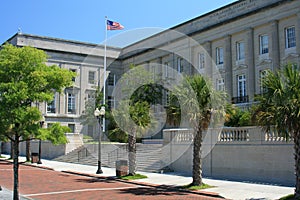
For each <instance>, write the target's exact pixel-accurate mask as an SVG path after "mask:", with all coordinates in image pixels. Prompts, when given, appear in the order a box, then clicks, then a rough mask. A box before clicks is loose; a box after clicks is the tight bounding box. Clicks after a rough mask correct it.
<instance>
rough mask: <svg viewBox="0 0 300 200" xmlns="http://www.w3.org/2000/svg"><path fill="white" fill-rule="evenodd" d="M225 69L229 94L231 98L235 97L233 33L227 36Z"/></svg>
mask: <svg viewBox="0 0 300 200" xmlns="http://www.w3.org/2000/svg"><path fill="white" fill-rule="evenodd" d="M224 69H225V72H224V75H225V76H224V78H225V90H226V92H227V94H228V98H229V99H231V98H232V97H233V91H232V90H233V89H232V88H233V85H232V49H231V35H227V36H226V37H225V48H224Z"/></svg>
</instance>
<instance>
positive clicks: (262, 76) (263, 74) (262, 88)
mask: <svg viewBox="0 0 300 200" xmlns="http://www.w3.org/2000/svg"><path fill="white" fill-rule="evenodd" d="M267 73H268V71H267V70H261V71H260V72H259V81H260V93H261V94H263V93H265V92H266V91H267V88H266V87H265V85H264V84H263V82H264V79H265V78H266V76H267Z"/></svg>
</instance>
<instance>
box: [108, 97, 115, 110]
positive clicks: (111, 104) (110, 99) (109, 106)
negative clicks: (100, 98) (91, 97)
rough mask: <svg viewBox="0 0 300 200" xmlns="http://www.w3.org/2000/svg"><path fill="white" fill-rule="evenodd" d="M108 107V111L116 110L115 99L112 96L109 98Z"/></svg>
mask: <svg viewBox="0 0 300 200" xmlns="http://www.w3.org/2000/svg"><path fill="white" fill-rule="evenodd" d="M107 105H108V109H109V110H111V109H112V108H115V98H114V97H112V96H108V97H107Z"/></svg>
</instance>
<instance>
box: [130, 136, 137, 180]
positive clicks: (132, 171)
mask: <svg viewBox="0 0 300 200" xmlns="http://www.w3.org/2000/svg"><path fill="white" fill-rule="evenodd" d="M128 151H129V153H128V160H129V175H130V176H134V175H135V172H136V137H135V134H129V135H128Z"/></svg>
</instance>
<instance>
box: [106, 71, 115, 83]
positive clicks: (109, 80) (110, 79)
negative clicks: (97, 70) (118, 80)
mask: <svg viewBox="0 0 300 200" xmlns="http://www.w3.org/2000/svg"><path fill="white" fill-rule="evenodd" d="M107 85H110V86H114V85H115V75H114V74H113V73H109V74H108V77H107Z"/></svg>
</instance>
